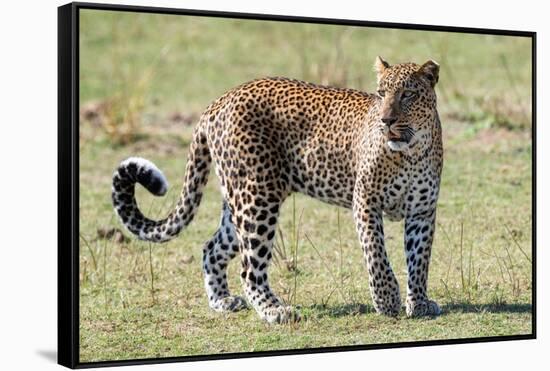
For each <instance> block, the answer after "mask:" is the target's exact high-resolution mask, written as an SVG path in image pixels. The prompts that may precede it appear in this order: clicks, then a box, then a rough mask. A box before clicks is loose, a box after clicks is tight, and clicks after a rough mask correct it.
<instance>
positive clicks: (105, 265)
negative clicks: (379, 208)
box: [80, 11, 532, 362]
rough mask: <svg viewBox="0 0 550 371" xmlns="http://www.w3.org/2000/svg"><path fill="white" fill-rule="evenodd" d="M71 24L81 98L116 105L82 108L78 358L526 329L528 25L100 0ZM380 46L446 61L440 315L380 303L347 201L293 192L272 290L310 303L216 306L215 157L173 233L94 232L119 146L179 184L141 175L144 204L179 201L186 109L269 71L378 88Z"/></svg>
mask: <svg viewBox="0 0 550 371" xmlns="http://www.w3.org/2000/svg"><path fill="white" fill-rule="evenodd" d="M81 27H82V33H81V35H82V39H81V43H82V44H81V52H82V56H81V100H82V102H84V103H87V102H90V101H93V100H94V101H96V102H98V101H99V102H106V101H107V102H111V107H115V108H117V109H116V110H115V109H113V108H111V109H110V110H107V111H106V112H103V113H101V115H103V116H102V117H103V118H102V119H101V120H99V121H97V120H96V121H94V117H92V119H91V120H83V121H82V124H81V142H80V182H81V184H80V233H81V245H80V280H81V281H80V320H81V323H80V346H81V348H80V360H81V361H83V362H84V361H99V360H113V359H132V358H148V357H168V356H182V355H195V354H217V353H222V352H249V351H259V350H276V349H293V348H308V347H321V346H337V345H351V344H372V343H392V342H397V341H414V340H428V339H456V338H465V337H467V338H470V337H479V336H493V335H512V334H528V333H530V332H531V318H532V317H531V311H532V307H531V300H532V298H531V242H532V241H531V223H532V219H531V212H532V209H531V186H532V183H531V171H532V168H531V153H532V148H531V138H530V135H529V131H528V130H529V128H530V125H531V123H530V99H531V97H530V85H529V83H530V74H531V70H530V67H529V61H530V44H529V41H528V40H525V39H514V38H508V37H493V36H468V35H460V34H445V33H426V32H419V31H418V32H412V31H406V32H405V31H392V30H376V29H368V30H361V29H358V28H348V29H347V30H346V31H342V30H340V29H338V28H337V27H327V28H325V29H323V28H319V27H317V26H311V25H299V24H295V25H292V26H289V27H286V26H285V27H279V26H278V25H277V24H276V23H267V24H262V23H258V22H249V23H246V22H239V21H234V20H232V21H223V22H222V21H216V22H214V23H212V22H211V21H209V20H207V19H191V18H189V19H184V18H180V17H171V16H153V15H126V16H122V17H120V16H117V17H115V16H114V15H110V14H108V15H107V16H106V15H105V14H104V13H102V15H100V16H98V14H97V13H95V12H92V11H87V12H86V13H84V14H83V18H82V22H81ZM221 35H224V36H225V37H221ZM376 54H381V55H383V56H384V57H385V58H387V59H389V60H390V62H393V61H405V60H414V61H417V62H422V61H423V60H424V59H428V58H434V59H437V60H439V61H440V62H441V64H442V71H441V82H440V84H439V86H438V93H439V98H440V99H439V106H440V112H441V113H442V116H443V123H444V124H443V125H444V130H445V138H444V140H445V149H446V152H445V167H444V170H443V180H442V188H441V196H440V200H439V209H438V227H437V232H436V238H435V242H434V247H433V253H432V265H431V270H430V277H429V288H430V292H431V296H432V297H433V298H434V299H435V300H437V301H438V302H439V303H440V304H441V305H442V307H443V311H444V312H443V314H442V315H441V316H440V317H438V318H436V319H405V318H404V316H400V317H399V318H398V319H390V318H385V317H380V316H377V315H376V314H375V313H374V312H373V308H372V305H371V300H370V296H369V293H368V283H367V276H366V275H367V273H366V271H365V269H364V266H363V262H362V258H361V252H360V248H359V246H358V242H357V237H356V235H355V232H354V228H353V222H352V219H351V214H350V212H349V211H348V210H343V209H338V208H336V207H333V206H330V205H326V204H322V203H320V202H318V201H315V200H313V199H310V198H307V197H303V196H301V195H296V197H295V199H292V198H291V199H290V200H289V201H287V203H286V204H285V206H284V208H283V211H282V218H281V224H280V225H281V230H282V232H283V238H282V239H280V241H279V245H280V246H281V247H280V249H279V253H278V255H279V256H278V257H279V259H278V262H276V263H275V264H273V266H272V268H271V272H270V273H271V283H272V285H273V288H274V290H275V291H276V292H277V293H279V294H280V295H281V296H282V297H283V298H284V299H285V300H287V301H288V302H290V303H294V304H298V305H300V306H301V307H302V314H303V316H304V320H303V321H302V322H300V323H298V324H293V325H284V326H268V325H266V324H264V323H262V322H261V321H260V320H259V319H258V317H257V315H256V313H255V312H253V311H252V310H247V311H243V312H240V313H236V314H228V315H220V314H217V313H213V312H211V311H210V310H209V309H208V304H207V300H206V296H205V293H204V289H203V283H202V272H201V268H200V261H201V248H202V244H203V243H204V242H205V241H206V240H207V239H208V238H209V237H210V235H211V234H212V233H213V232H214V231H215V230H216V227H217V224H218V217H219V212H220V207H221V199H220V194H219V192H218V184H217V180H216V178H215V176H214V175H213V174H212V175H211V178H210V182H209V183H208V185H207V187H206V191H205V197H204V199H203V202H202V205H201V208H200V209H199V212H198V215H197V216H196V218H195V220H194V222H193V223H192V224H191V225H190V226H189V227H188V229H187V230H185V231H184V232H183V233H182V234H181V236H180V237H179V238H178V239H176V240H174V241H172V242H169V243H167V244H163V245H152V244H149V243H144V242H139V241H136V240H135V239H128V240H125V239H124V240H123V239H122V238H120V237H117V236H115V238H111V239H104V238H102V232H105V230H112V229H113V228H120V227H121V225H120V224H119V222H118V221H117V220H116V219H115V218H114V213H113V211H112V206H111V203H110V181H111V174H112V172H113V170H114V168H115V166H116V165H117V164H118V162H119V161H121V160H122V159H124V158H125V157H128V156H130V155H139V156H142V157H146V158H149V159H151V160H152V161H154V162H155V163H156V164H157V165H158V166H159V167H160V168H161V169H162V170H163V171H164V172H165V174H166V176H167V178H168V180H169V182H170V184H171V185H172V187H171V189H170V191H169V193H168V195H167V196H165V197H164V198H161V199H159V198H154V197H152V196H150V195H149V194H147V193H146V191H144V190H143V189H141V188H139V189H138V200H139V203H140V205H141V207H142V209H143V210H144V211H145V212H146V214H147V215H150V216H157V217H160V216H162V215H164V214H165V213H166V212H167V211H168V210H169V209H170V208H171V207H172V206H173V204H174V203H175V201H176V198H177V195H178V193H179V186H180V184H179V183H180V180H181V179H182V177H183V175H184V174H183V171H184V167H185V160H186V156H187V146H188V144H189V140H190V134H191V131H192V125H187V124H185V123H183V122H182V120H180V119H179V118H181V116H184V118H185V117H187V116H189V117H195V116H196V115H197V114H198V113H200V111H201V109H202V108H203V107H205V106H206V105H207V104H208V103H209V102H210V101H211V100H212V99H214V98H216V97H217V96H219V95H220V94H221V93H222V92H223V91H224V90H225V89H227V88H229V87H231V86H234V85H237V84H239V83H241V82H243V81H246V80H249V79H251V78H255V77H258V76H263V75H285V76H291V77H298V78H303V79H307V80H310V81H314V82H324V83H330V84H336V85H347V86H352V87H356V88H362V89H365V90H373V89H374V76H373V73H372V72H371V63H372V62H371V61H373V60H374V56H375V55H376ZM112 102H116V103H112ZM129 112H130V113H131V114H129ZM174 112H176V113H179V114H180V116H177V115H174ZM96 113H97V112H96ZM101 115H100V116H101ZM119 117H123V118H125V120H121V119H119ZM128 117H130V118H132V120H130V121H132V122H131V124H128ZM174 117H176V118H174ZM88 118H90V117H88ZM105 118H107V119H105ZM95 119H97V117H95ZM106 121H107V122H108V124H105V122H106ZM183 121H185V120H183ZM123 125H126V126H127V127H126V129H128V130H131V131H132V133H133V134H135V135H133V136H132V137H131V140H128V139H126V140H123V141H121V140H120V135H119V134H120V132H119V131H117V129H118V128H119V127H121V126H123ZM126 129H125V130H126ZM121 143H125V144H121ZM98 229H100V231H99V232H100V233H98ZM294 232H296V234H297V235H298V243H297V244H295V243H293V242H292V241H293V235H294ZM386 233H387V236H386V244H387V249H388V253H389V255H390V260H391V262H392V265H393V268H394V271H395V272H396V274H397V277H398V280H399V282H400V284H401V287H402V292H405V284H406V267H405V262H404V257H403V255H404V254H403V251H402V250H403V248H402V240H403V237H402V223H391V222H387V223H386ZM281 240H282V241H281ZM283 242H284V244H283ZM283 245H284V248H283V247H282V246H283ZM293 256H296V257H297V259H296V260H295V261H292V258H293ZM294 267H295V268H294ZM289 268H290V269H289ZM238 273H239V267H238V262H237V261H234V262H233V263H232V264H231V265H230V266H229V283H230V287H231V288H232V290H233V292H234V293H239V294H240V293H241V289H240V282H239V279H238Z"/></svg>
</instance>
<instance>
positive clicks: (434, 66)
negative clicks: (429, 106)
mask: <svg viewBox="0 0 550 371" xmlns="http://www.w3.org/2000/svg"><path fill="white" fill-rule="evenodd" d="M418 73H419V74H420V75H421V76H422V77H424V78H425V79H426V80H428V82H429V83H430V85H431V86H432V88H433V87H434V86H435V84H437V82H438V81H439V63H437V62H435V61H433V60H431V59H430V60H429V61H427V62H426V63H424V64H423V65H422V66H420V68H419V69H418Z"/></svg>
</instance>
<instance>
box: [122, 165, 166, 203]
mask: <svg viewBox="0 0 550 371" xmlns="http://www.w3.org/2000/svg"><path fill="white" fill-rule="evenodd" d="M120 166H121V167H124V168H127V169H129V168H132V167H135V171H136V172H135V174H136V178H137V182H138V183H139V184H141V185H142V186H144V187H145V188H147V190H148V191H149V192H151V193H152V194H154V195H155V196H164V195H165V194H166V192H167V191H168V181H167V180H166V177H165V176H164V174H163V173H162V171H160V169H159V168H158V167H157V166H156V165H155V164H153V163H152V162H151V161H149V160H146V159H144V158H141V157H130V158H128V159H126V160H124V161H122V163H121V164H120Z"/></svg>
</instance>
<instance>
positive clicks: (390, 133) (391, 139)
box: [385, 124, 414, 151]
mask: <svg viewBox="0 0 550 371" xmlns="http://www.w3.org/2000/svg"><path fill="white" fill-rule="evenodd" d="M385 131H386V137H387V139H388V141H387V144H388V146H389V147H390V149H391V150H393V151H402V150H404V149H405V148H408V146H409V143H410V142H411V140H412V138H413V137H414V130H413V129H412V128H411V127H410V126H407V125H399V124H396V125H395V126H392V127H391V128H387V127H386V130H385Z"/></svg>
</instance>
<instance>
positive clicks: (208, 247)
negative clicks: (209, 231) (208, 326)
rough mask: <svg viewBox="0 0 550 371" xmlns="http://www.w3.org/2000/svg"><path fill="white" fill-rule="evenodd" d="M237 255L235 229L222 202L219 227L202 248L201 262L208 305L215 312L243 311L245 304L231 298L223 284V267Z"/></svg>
mask: <svg viewBox="0 0 550 371" xmlns="http://www.w3.org/2000/svg"><path fill="white" fill-rule="evenodd" d="M238 251H239V242H238V240H237V235H236V233H235V227H234V225H233V222H232V220H231V213H230V212H229V208H228V206H227V204H226V203H225V202H224V203H223V210H222V217H221V221H220V226H219V228H218V230H217V231H216V233H214V236H212V238H211V239H210V240H209V241H207V242H206V243H205V244H204V248H203V261H202V264H203V272H204V286H205V288H206V294H207V295H208V304H209V306H210V308H212V309H213V310H215V311H217V312H236V311H238V310H241V309H244V308H246V301H245V300H244V299H243V298H242V297H240V296H232V295H231V294H230V292H229V287H228V284H227V265H228V264H229V261H230V260H231V259H233V258H234V257H235V255H237V253H238Z"/></svg>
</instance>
